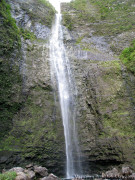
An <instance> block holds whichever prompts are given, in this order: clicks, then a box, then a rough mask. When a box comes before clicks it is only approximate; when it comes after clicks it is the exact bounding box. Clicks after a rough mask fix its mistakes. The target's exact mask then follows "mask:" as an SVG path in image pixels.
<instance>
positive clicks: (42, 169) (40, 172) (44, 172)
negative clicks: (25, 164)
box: [34, 166, 48, 177]
mask: <svg viewBox="0 0 135 180" xmlns="http://www.w3.org/2000/svg"><path fill="white" fill-rule="evenodd" d="M34 172H35V173H36V174H38V175H40V176H42V177H46V176H48V170H47V169H46V168H45V167H42V166H34Z"/></svg>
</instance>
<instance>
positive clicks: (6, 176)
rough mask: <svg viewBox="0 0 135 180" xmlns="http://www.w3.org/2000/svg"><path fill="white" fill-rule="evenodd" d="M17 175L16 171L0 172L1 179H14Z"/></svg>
mask: <svg viewBox="0 0 135 180" xmlns="http://www.w3.org/2000/svg"><path fill="white" fill-rule="evenodd" d="M16 176H17V174H16V172H6V173H4V174H0V180H14V179H15V178H16Z"/></svg>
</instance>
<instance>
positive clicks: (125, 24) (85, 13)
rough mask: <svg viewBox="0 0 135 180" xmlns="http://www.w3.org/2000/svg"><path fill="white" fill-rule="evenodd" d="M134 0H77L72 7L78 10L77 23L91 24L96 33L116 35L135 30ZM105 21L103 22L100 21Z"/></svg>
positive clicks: (71, 4)
mask: <svg viewBox="0 0 135 180" xmlns="http://www.w3.org/2000/svg"><path fill="white" fill-rule="evenodd" d="M133 4H134V0H130V1H125V2H123V3H122V2H121V1H119V0H102V1H101V0H82V1H81V0H75V1H72V2H71V3H70V7H71V8H72V9H75V10H76V22H77V24H79V25H80V24H81V25H83V24H84V25H86V23H95V24H90V26H91V27H93V28H94V29H95V33H94V34H96V35H106V34H108V35H115V34H118V33H121V32H124V31H129V30H134V29H135V24H134V12H135V6H134V5H133ZM101 21H103V23H99V22H101Z"/></svg>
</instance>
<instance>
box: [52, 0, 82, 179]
mask: <svg viewBox="0 0 135 180" xmlns="http://www.w3.org/2000/svg"><path fill="white" fill-rule="evenodd" d="M61 1H63V2H69V1H70V0H61ZM50 2H51V3H52V5H53V6H54V7H55V9H56V11H57V14H56V19H55V23H54V25H53V27H52V36H51V39H50V62H51V74H52V80H53V82H54V84H55V85H57V89H58V92H59V101H60V106H61V114H62V120H63V126H64V136H65V145H66V176H67V178H70V177H73V175H75V174H81V164H80V150H79V146H78V139H77V133H76V123H75V120H76V109H75V108H76V106H75V104H76V102H75V101H76V100H75V94H76V90H75V89H76V88H75V84H74V81H73V76H72V73H71V70H70V64H69V60H68V57H67V55H66V50H65V47H64V43H63V30H62V25H61V19H62V16H61V10H60V1H59V0H50Z"/></svg>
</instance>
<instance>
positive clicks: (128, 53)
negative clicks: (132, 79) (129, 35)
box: [120, 41, 135, 75]
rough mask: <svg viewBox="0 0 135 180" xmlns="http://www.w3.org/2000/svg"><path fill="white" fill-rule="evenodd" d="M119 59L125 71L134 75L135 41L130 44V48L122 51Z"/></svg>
mask: <svg viewBox="0 0 135 180" xmlns="http://www.w3.org/2000/svg"><path fill="white" fill-rule="evenodd" d="M120 58H121V60H122V62H123V63H124V64H125V65H126V67H127V69H128V70H130V71H131V72H132V73H133V74H134V75H135V41H133V42H132V43H131V46H130V47H128V48H125V49H124V50H123V51H122V53H121V55H120Z"/></svg>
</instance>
